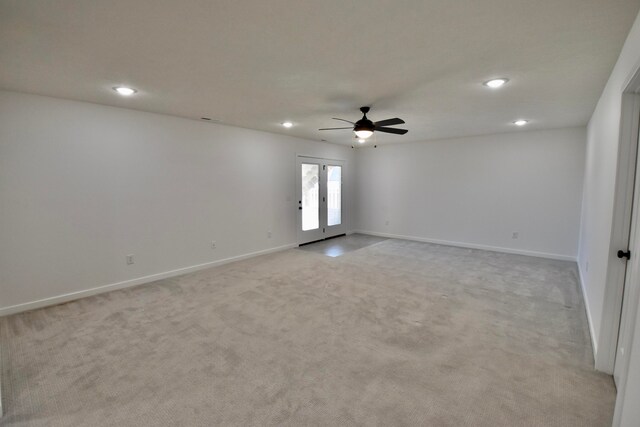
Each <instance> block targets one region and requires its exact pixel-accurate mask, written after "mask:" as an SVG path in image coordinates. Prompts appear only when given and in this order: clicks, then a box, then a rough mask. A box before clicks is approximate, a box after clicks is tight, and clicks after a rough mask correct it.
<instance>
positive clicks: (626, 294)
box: [613, 95, 640, 388]
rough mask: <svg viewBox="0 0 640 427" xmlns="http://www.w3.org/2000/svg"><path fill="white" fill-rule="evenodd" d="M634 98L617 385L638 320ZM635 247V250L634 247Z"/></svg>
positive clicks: (639, 231) (638, 117) (638, 177)
mask: <svg viewBox="0 0 640 427" xmlns="http://www.w3.org/2000/svg"><path fill="white" fill-rule="evenodd" d="M634 98H635V101H636V102H635V106H636V108H634V116H635V126H634V131H633V134H632V135H633V136H634V141H635V144H633V145H632V150H631V154H632V162H631V165H630V169H631V170H630V171H629V174H630V175H631V174H632V175H633V179H632V180H631V183H632V187H631V191H630V193H631V195H630V197H632V199H631V200H632V203H631V206H632V207H631V210H630V212H629V215H628V228H627V229H628V230H629V234H628V238H627V242H628V243H627V245H626V249H620V250H618V251H617V257H618V258H619V259H620V260H621V261H622V262H625V269H624V270H625V271H624V280H623V288H622V293H621V300H620V319H619V324H618V336H617V341H616V352H615V359H614V367H613V379H614V382H615V384H616V387H618V388H619V387H620V386H621V384H622V381H623V379H624V378H626V376H627V369H628V366H629V363H628V362H627V359H628V354H629V352H628V349H629V347H630V344H631V341H632V338H631V336H632V334H633V328H632V326H631V325H632V324H633V322H635V313H633V309H634V308H635V307H633V304H631V301H634V300H635V299H634V298H633V297H634V296H635V295H636V294H637V292H638V289H637V288H638V284H637V283H635V282H636V280H637V277H639V276H638V273H639V272H640V270H639V269H640V262H639V261H640V260H639V257H638V255H639V254H638V251H637V249H638V248H640V224H639V223H638V217H639V215H638V213H639V212H640V205H639V204H640V173H638V172H639V171H640V165H639V164H638V159H639V158H638V147H639V146H640V139H639V138H640V136H639V135H638V129H639V128H640V102H638V101H639V99H638V97H637V95H635V96H634ZM631 248H633V251H631Z"/></svg>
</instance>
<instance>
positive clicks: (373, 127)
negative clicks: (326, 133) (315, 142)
mask: <svg viewBox="0 0 640 427" xmlns="http://www.w3.org/2000/svg"><path fill="white" fill-rule="evenodd" d="M369 110H370V108H369V107H361V108H360V111H361V112H362V118H361V119H360V120H358V121H357V122H355V123H354V122H351V121H349V120H345V119H339V118H337V117H333V119H334V120H340V121H342V122H347V123H351V124H352V125H353V127H341V128H322V129H318V130H338V129H352V130H353V132H354V133H355V135H356V137H357V138H358V139H361V140H362V139H367V138H369V137H371V135H373V133H374V132H384V133H393V134H396V135H404V134H406V133H407V132H409V131H408V130H407V129H396V128H390V127H387V126H393V125H401V124H403V123H404V120H402V119H399V118H397V117H396V118H393V119H386V120H380V121H377V122H372V121H371V120H369V119H368V118H367V113H368V112H369Z"/></svg>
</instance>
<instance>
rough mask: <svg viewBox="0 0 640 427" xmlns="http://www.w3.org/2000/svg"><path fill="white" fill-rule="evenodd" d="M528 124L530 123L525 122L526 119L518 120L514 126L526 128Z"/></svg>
mask: <svg viewBox="0 0 640 427" xmlns="http://www.w3.org/2000/svg"><path fill="white" fill-rule="evenodd" d="M527 123H529V120H524V119H520V120H516V121H515V122H513V124H514V125H516V126H524V125H526V124H527Z"/></svg>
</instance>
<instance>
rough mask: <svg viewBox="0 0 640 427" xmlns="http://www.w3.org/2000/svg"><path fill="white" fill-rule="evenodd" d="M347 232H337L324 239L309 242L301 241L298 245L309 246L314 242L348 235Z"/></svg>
mask: <svg viewBox="0 0 640 427" xmlns="http://www.w3.org/2000/svg"><path fill="white" fill-rule="evenodd" d="M346 235H347V234H346V233H342V234H337V235H335V236H331V237H325V238H324V239H318V240H314V241H313V242H307V243H300V244H299V245H298V247H300V246H307V245H311V244H313V243H318V242H324V241H325V240H331V239H335V238H336V237H343V236H346Z"/></svg>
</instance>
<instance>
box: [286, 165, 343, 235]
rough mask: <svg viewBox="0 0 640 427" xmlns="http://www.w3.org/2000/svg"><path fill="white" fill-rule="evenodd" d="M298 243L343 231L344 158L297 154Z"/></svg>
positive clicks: (338, 233)
mask: <svg viewBox="0 0 640 427" xmlns="http://www.w3.org/2000/svg"><path fill="white" fill-rule="evenodd" d="M296 171H297V172H296V186H297V190H296V194H297V196H298V244H299V245H302V244H305V243H310V242H315V241H318V240H323V239H327V238H329V237H334V236H338V235H341V234H345V230H346V227H345V224H344V203H343V201H344V200H343V199H344V192H343V177H344V161H342V160H330V159H322V158H315V157H304V156H298V159H297V167H296Z"/></svg>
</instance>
